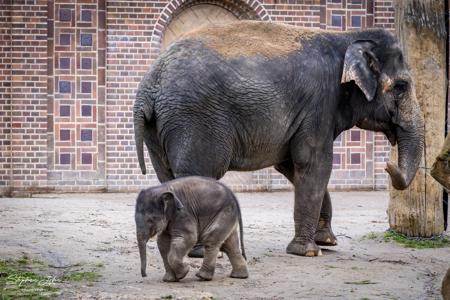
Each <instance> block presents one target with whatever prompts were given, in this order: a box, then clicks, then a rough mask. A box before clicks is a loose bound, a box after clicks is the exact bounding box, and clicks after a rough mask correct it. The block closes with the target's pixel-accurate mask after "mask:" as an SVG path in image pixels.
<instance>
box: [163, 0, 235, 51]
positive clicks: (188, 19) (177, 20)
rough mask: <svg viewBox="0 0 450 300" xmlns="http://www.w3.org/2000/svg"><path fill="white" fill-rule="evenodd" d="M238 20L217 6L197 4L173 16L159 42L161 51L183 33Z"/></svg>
mask: <svg viewBox="0 0 450 300" xmlns="http://www.w3.org/2000/svg"><path fill="white" fill-rule="evenodd" d="M237 20H238V18H237V17H236V16H235V15H234V14H233V13H232V12H230V11H228V10H226V9H225V8H222V7H220V6H217V5H212V4H198V5H195V6H191V7H187V8H185V9H183V10H182V11H181V12H180V13H178V14H177V15H175V16H174V17H173V19H172V20H171V21H170V23H169V25H168V26H167V28H166V30H165V32H164V37H163V39H162V42H161V50H163V49H166V48H167V47H168V46H169V45H170V44H171V43H172V42H173V41H175V40H177V38H179V37H180V36H181V35H182V34H183V33H186V32H189V31H192V30H194V29H197V28H200V27H202V26H206V25H209V24H220V23H229V22H233V21H237Z"/></svg>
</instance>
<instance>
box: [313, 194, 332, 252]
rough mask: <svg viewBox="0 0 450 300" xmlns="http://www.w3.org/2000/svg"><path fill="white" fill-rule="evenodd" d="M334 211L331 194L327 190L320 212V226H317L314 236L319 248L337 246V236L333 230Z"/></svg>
mask: <svg viewBox="0 0 450 300" xmlns="http://www.w3.org/2000/svg"><path fill="white" fill-rule="evenodd" d="M332 211H333V210H332V206H331V198H330V193H329V192H328V190H326V191H325V195H324V197H323V201H322V208H321V210H320V218H319V224H318V225H317V229H316V234H315V236H314V241H315V242H316V244H317V245H319V246H336V245H337V239H336V236H335V235H334V233H333V230H332V229H331V218H332V213H333V212H332Z"/></svg>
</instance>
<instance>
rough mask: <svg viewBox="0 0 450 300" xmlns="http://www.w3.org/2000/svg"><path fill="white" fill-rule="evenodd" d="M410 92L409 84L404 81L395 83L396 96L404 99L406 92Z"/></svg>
mask: <svg viewBox="0 0 450 300" xmlns="http://www.w3.org/2000/svg"><path fill="white" fill-rule="evenodd" d="M407 90H408V82H407V81H404V80H397V81H395V83H394V93H395V96H396V97H398V98H400V97H402V96H403V95H404V94H405V93H406V91H407Z"/></svg>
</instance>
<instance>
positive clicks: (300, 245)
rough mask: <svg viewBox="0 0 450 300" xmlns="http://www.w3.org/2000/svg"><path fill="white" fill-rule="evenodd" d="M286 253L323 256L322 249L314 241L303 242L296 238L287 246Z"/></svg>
mask: <svg viewBox="0 0 450 300" xmlns="http://www.w3.org/2000/svg"><path fill="white" fill-rule="evenodd" d="M286 253H288V254H294V255H300V256H309V257H312V256H322V251H321V250H320V248H319V247H318V246H317V245H316V243H314V242H307V243H305V242H301V241H299V240H296V239H295V238H294V239H293V240H292V241H291V242H290V243H289V245H288V246H287V248H286Z"/></svg>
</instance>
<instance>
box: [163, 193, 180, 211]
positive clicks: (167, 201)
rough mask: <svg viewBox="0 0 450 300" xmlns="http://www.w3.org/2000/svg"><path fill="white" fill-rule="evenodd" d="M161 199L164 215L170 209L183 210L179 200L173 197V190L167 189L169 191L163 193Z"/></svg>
mask: <svg viewBox="0 0 450 300" xmlns="http://www.w3.org/2000/svg"><path fill="white" fill-rule="evenodd" d="M161 199H162V202H163V205H164V212H165V213H166V212H167V211H168V210H169V208H170V207H174V206H175V208H176V209H177V210H180V209H182V208H184V205H183V203H181V201H180V199H178V197H177V196H176V195H175V193H174V191H173V189H169V191H167V192H164V193H163V194H162V195H161Z"/></svg>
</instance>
